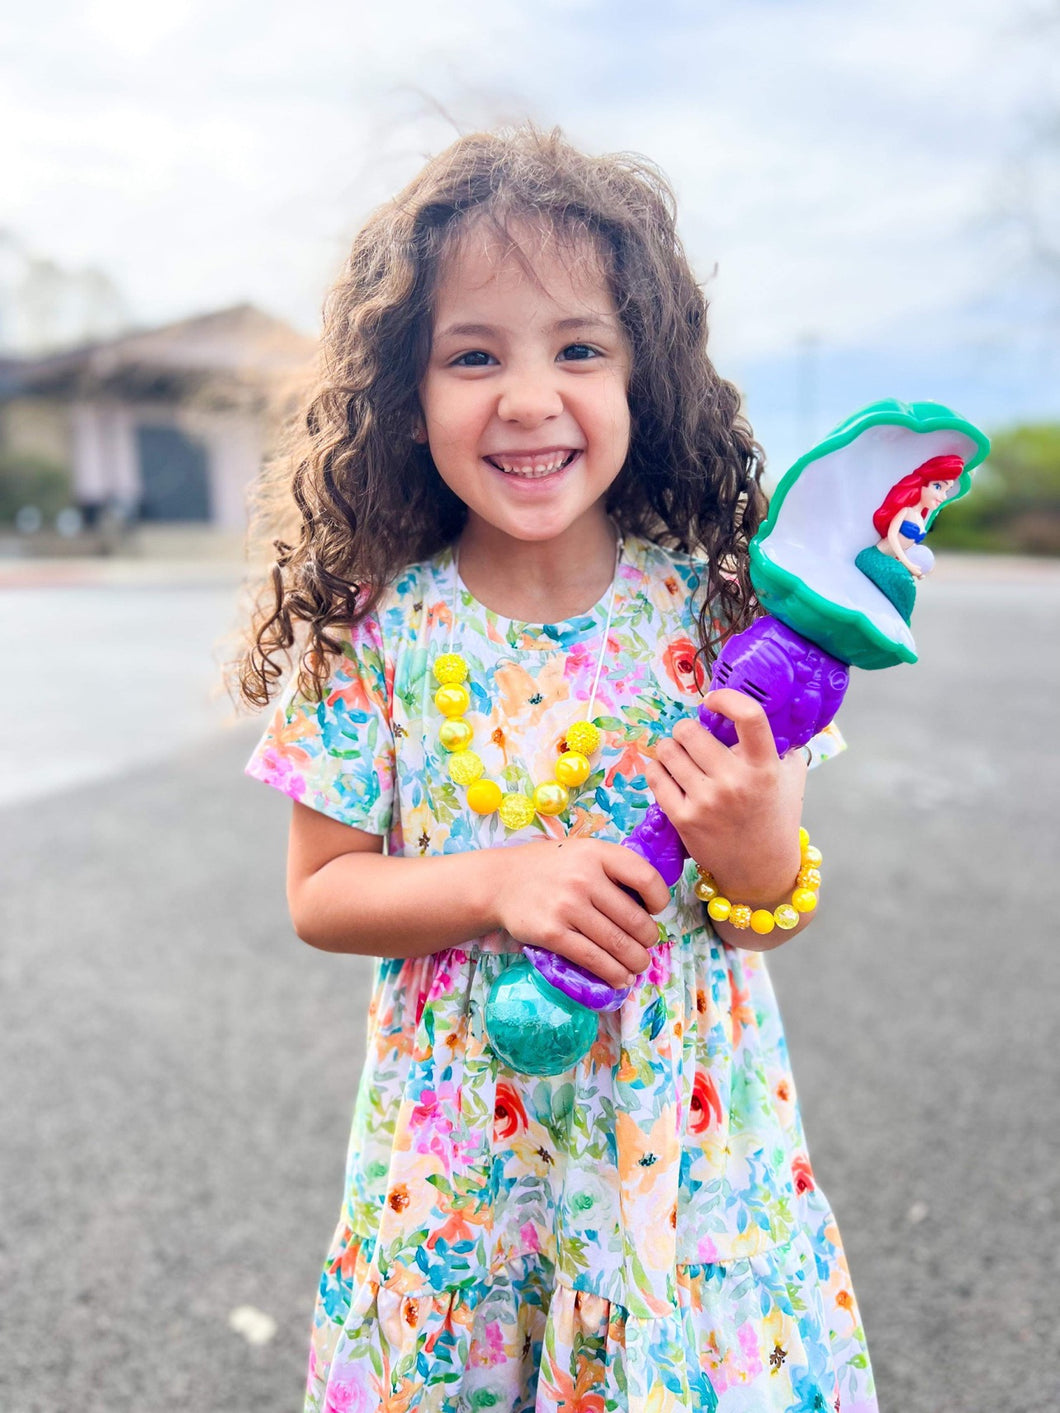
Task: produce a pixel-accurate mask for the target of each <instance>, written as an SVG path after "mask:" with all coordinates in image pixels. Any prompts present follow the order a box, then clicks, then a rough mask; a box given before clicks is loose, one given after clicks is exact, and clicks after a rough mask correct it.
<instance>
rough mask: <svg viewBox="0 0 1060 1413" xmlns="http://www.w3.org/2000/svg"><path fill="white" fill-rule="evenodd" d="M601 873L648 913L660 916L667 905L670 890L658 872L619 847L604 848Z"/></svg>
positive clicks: (607, 845) (616, 845) (632, 852)
mask: <svg viewBox="0 0 1060 1413" xmlns="http://www.w3.org/2000/svg"><path fill="white" fill-rule="evenodd" d="M604 848H605V849H606V850H607V858H606V862H605V864H604V869H605V872H606V873H607V876H608V877H609V878H610V879H611V880H612V882H614V883H617V884H618V886H619V887H620V888H631V889H632V890H633V892H634V893H637V894H638V895H639V896H640V898H641V899H642V900H643V903H644V906H645V908H646V909H647V910H648V912H650V913H661V912H662V910H663V908H665V907H666V905H667V903H668V902H669V901H670V890H669V888H667V886H666V884H665V883H664V882H663V880H662V875H661V874H660V872H659V870H658V869H657V868H656V867H655V866H654V865H653V864H650V863H649V862H648V860H647V859H642V858H641V856H640V854H637V853H634V851H633V850H632V849H627V848H625V846H624V845H622V844H605V845H604Z"/></svg>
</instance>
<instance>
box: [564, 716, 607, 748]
mask: <svg viewBox="0 0 1060 1413" xmlns="http://www.w3.org/2000/svg"><path fill="white" fill-rule="evenodd" d="M567 746H568V747H569V749H570V750H572V751H575V752H577V753H578V754H579V755H583V756H591V755H592V753H593V752H594V751H596V750H599V748H600V732H599V731H598V730H597V728H596V727H595V726H594V725H593V723H592V722H591V721H576V722H575V723H574V725H573V726H572V727H571V728H570V730H569V731H568V732H567Z"/></svg>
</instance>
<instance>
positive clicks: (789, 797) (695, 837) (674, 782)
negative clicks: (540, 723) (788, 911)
mask: <svg viewBox="0 0 1060 1413" xmlns="http://www.w3.org/2000/svg"><path fill="white" fill-rule="evenodd" d="M705 700H706V702H707V704H708V706H709V707H710V708H711V710H712V711H716V712H720V713H721V715H723V716H727V717H728V718H729V719H730V720H731V721H732V722H733V723H734V724H735V726H736V732H737V736H738V741H737V744H736V745H735V746H732V747H729V746H723V745H722V743H721V742H720V741H718V740H716V739H715V738H714V737H713V736H712V735H711V734H710V732H709V731H708V730H707V729H706V727H704V726H701V725H700V723H699V722H698V721H697V720H696V719H695V718H694V717H686V718H685V719H684V720H683V721H679V722H678V723H677V725H676V726H675V727H674V731H673V735H672V736H670V737H668V738H664V739H663V740H661V741H660V742H659V744H658V746H657V748H656V759H655V760H654V761H653V760H650V759H649V760H646V761H645V762H644V774H645V776H646V778H647V781H648V785H649V787H650V789H651V791H652V794H653V795H654V796H655V798H656V800H657V801H658V802H659V804H660V806H661V807H662V809H663V811H664V812H665V813H666V814H667V815H668V816H669V817H670V819H671V820H672V822H673V824H674V826H675V827H676V829H677V832H678V833H679V834H680V835H681V838H682V840H683V841H684V845H685V848H686V849H687V850H688V852H689V854H690V855H691V857H692V858H693V859H694V860H695V861H696V863H697V864H700V865H702V867H703V868H705V869H709V871H710V872H711V873H712V874H713V876H714V877H715V878H716V879H717V881H718V885H719V887H720V888H721V890H722V893H723V895H724V896H725V897H726V898H728V899H730V901H731V902H734V903H748V904H750V906H751V907H752V908H766V909H768V910H769V911H770V912H771V911H772V910H773V909H774V908H775V907H777V905H778V904H780V903H786V902H788V901H790V899H791V894H792V890H793V889H794V887H795V878H796V875H797V874H798V872H799V865H800V862H801V859H800V850H799V825H800V823H801V820H802V798H803V792H804V790H805V786H806V760H805V757H804V755H803V753H802V751H789V752H788V754H787V755H785V756H783V757H780V756H778V755H777V749H776V745H775V743H774V740H773V731H772V728H771V727H770V725H769V719H768V717H767V716H766V714H765V712H764V711H763V709H762V707H761V706H760V705H759V704H758V702H756V701H754V700H753V699H752V698H751V697H749V696H746V695H745V694H744V693H743V692H737V691H734V690H733V689H732V688H723V689H721V690H718V691H714V692H711V693H709V694H708V696H707V697H706V699H705ZM813 916H814V914H813V913H812V912H811V913H803V914H802V915H801V917H800V920H799V924H798V926H797V927H794V928H792V930H791V931H790V932H784V931H781V930H780V929H779V928H778V929H776V930H775V931H773V932H771V933H769V934H768V935H767V936H764V937H760V936H758V935H757V934H756V933H754V932H752V931H751V930H750V929H749V928H748V929H738V928H735V927H732V926H730V924H728V923H724V922H712V924H711V926H712V927H713V928H714V930H715V931H716V932H717V934H718V936H719V937H720V938H721V939H722V941H723V942H727V943H728V944H729V945H730V946H733V947H740V948H742V949H743V950H744V951H753V952H768V951H772V950H773V949H774V948H775V947H779V946H780V945H781V944H782V943H783V942H786V941H787V940H788V939H789V938H791V937H794V936H796V935H797V934H798V933H799V932H801V931H802V930H803V929H804V928H805V927H807V926H808V925H809V922H810V920H811V919H812V917H813Z"/></svg>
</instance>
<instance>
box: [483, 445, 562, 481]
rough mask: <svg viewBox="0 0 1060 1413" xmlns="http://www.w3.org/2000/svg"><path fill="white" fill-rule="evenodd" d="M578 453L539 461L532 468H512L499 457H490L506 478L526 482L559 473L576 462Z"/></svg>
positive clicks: (524, 466)
mask: <svg viewBox="0 0 1060 1413" xmlns="http://www.w3.org/2000/svg"><path fill="white" fill-rule="evenodd" d="M576 455H577V452H573V451H571V452H567V453H566V454H565V455H564V456H559V457H554V458H553V459H552V460H551V461H538V462H534V463H533V464H532V465H530V466H526V465H522V466H512V465H511V464H510V463H509V462H506V461H502V460H501V459H500V457H499V456H494V457H490V458H489V460H491V461H492V462H493V464H494V466H496V467H498V469H499V470H501V471H503V472H504V473H505V475H506V476H521V477H523V478H525V479H526V480H536V479H537V478H538V477H540V476H551V475H553V473H554V472H556V471H559V470H561V469H562V467H564V466H566V465H567V464H568V463H569V462H571V461H573V460H574V457H575V456H576Z"/></svg>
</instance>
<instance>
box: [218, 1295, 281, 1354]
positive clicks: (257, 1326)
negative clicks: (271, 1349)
mask: <svg viewBox="0 0 1060 1413" xmlns="http://www.w3.org/2000/svg"><path fill="white" fill-rule="evenodd" d="M228 1328H229V1329H230V1330H235V1332H236V1334H241V1335H242V1336H243V1338H244V1339H245V1340H246V1342H247V1343H248V1344H268V1342H269V1340H270V1339H272V1337H273V1335H274V1334H275V1333H276V1321H275V1320H274V1319H273V1318H272V1316H271V1315H266V1313H265V1311H264V1310H258V1309H256V1308H255V1307H254V1306H253V1305H237V1306H236V1308H235V1309H234V1310H233V1311H232V1313H231V1314H230V1315H229V1317H228Z"/></svg>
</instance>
